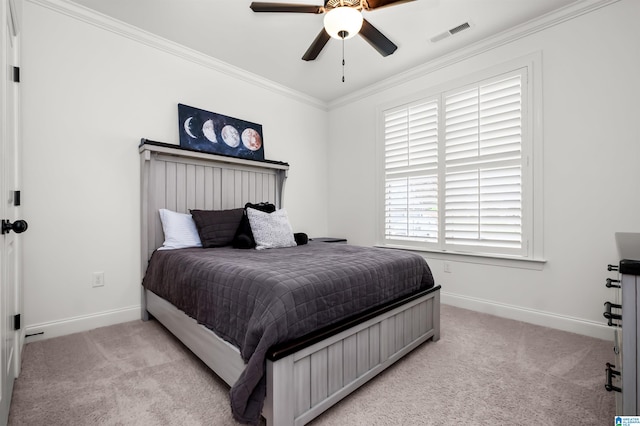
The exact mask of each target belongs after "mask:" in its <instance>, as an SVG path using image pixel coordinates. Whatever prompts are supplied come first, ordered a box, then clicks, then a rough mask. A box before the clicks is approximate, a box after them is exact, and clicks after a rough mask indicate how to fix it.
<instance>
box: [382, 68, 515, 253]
mask: <svg viewBox="0 0 640 426" xmlns="http://www.w3.org/2000/svg"><path fill="white" fill-rule="evenodd" d="M526 83H527V78H526V69H525V68H522V69H520V70H517V71H513V72H510V73H507V74H502V75H500V76H497V77H495V78H492V79H488V80H484V81H481V82H478V83H475V84H473V85H469V86H466V87H464V88H460V89H456V90H450V91H447V92H444V93H442V94H440V95H438V96H437V97H433V98H430V99H426V100H421V101H418V102H414V103H412V104H408V105H403V106H401V107H397V108H393V109H389V110H386V111H383V126H384V130H383V131H384V181H385V186H384V240H385V242H386V243H390V244H398V245H409V246H416V245H418V246H420V245H422V246H423V247H426V248H432V249H439V250H451V251H456V252H472V253H494V254H510V255H523V254H525V245H526V243H525V238H524V236H523V229H524V228H523V197H524V196H523V187H524V186H523V158H524V155H523V152H524V150H523V138H524V136H523V134H524V128H525V124H524V120H525V118H526V116H527V115H526V111H525V109H526V108H525V106H526V102H525V97H526V96H525V95H526V87H524V86H523V85H525V84H526Z"/></svg>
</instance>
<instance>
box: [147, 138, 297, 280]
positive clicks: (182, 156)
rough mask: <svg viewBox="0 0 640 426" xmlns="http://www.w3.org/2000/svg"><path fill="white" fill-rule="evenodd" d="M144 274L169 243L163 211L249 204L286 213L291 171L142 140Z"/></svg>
mask: <svg viewBox="0 0 640 426" xmlns="http://www.w3.org/2000/svg"><path fill="white" fill-rule="evenodd" d="M139 151H140V173H141V179H140V183H141V188H140V197H141V230H140V231H141V234H142V235H141V237H142V238H141V244H142V247H141V248H142V259H141V260H142V274H143V276H144V272H145V271H146V268H147V262H148V260H149V258H150V257H151V254H152V253H153V251H154V250H155V249H157V248H158V247H160V246H161V245H162V243H163V241H164V234H163V233H162V224H161V222H160V215H159V213H158V210H159V209H161V208H166V209H169V210H173V211H176V212H181V213H188V212H189V209H203V210H225V209H232V208H237V207H244V205H245V204H246V203H248V202H251V203H258V202H262V201H269V202H272V203H273V204H275V205H276V207H277V208H282V207H283V192H284V182H285V180H286V178H287V171H288V170H289V165H288V164H287V163H281V162H274V161H264V162H263V161H255V160H245V159H242V158H235V157H227V156H223V155H215V154H207V153H203V152H196V151H190V150H185V149H181V148H180V147H178V146H176V145H169V144H165V143H161V142H153V141H148V140H145V139H143V140H142V143H141V144H140V148H139Z"/></svg>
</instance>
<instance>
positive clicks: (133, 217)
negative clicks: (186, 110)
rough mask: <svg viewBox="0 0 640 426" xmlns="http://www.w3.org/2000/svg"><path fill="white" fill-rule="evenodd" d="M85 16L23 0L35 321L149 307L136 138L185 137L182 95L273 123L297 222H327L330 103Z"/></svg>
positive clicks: (317, 226) (67, 321)
mask: <svg viewBox="0 0 640 426" xmlns="http://www.w3.org/2000/svg"><path fill="white" fill-rule="evenodd" d="M53 3H55V2H53ZM43 4H46V3H43ZM74 16H75V17H74ZM86 18H87V19H86V20H85V19H84V18H83V19H78V18H77V15H75V14H74V13H69V14H67V13H59V12H58V11H56V10H53V9H51V8H49V7H44V6H43V5H41V4H39V3H37V2H35V1H33V2H32V1H26V2H25V4H24V10H23V31H22V43H23V45H22V83H21V89H22V96H23V100H22V103H23V112H22V113H23V137H24V138H23V139H24V141H23V143H24V146H23V164H24V166H23V176H24V181H23V182H24V183H23V188H21V189H22V191H23V213H24V218H25V219H26V220H27V221H28V222H29V231H28V232H27V233H25V234H23V235H24V258H25V271H24V297H25V313H24V318H25V322H26V327H27V333H33V332H38V331H45V336H44V337H45V338H46V337H53V336H55V335H59V334H65V333H69V332H74V331H80V330H84V329H88V328H92V327H95V326H102V325H107V324H109V323H114V322H120V321H125V320H129V319H135V318H139V304H140V281H141V280H140V230H139V222H140V207H139V206H140V200H139V197H140V191H139V181H140V178H139V174H140V171H139V156H138V150H137V147H138V144H139V142H140V138H148V139H151V140H157V141H162V142H168V143H175V144H177V143H178V131H177V128H178V127H177V126H178V124H177V104H178V103H184V104H187V105H192V106H195V107H199V108H202V109H205V110H209V111H214V112H217V113H221V114H225V115H229V116H233V117H238V118H242V119H245V120H248V121H252V122H256V123H260V124H262V125H263V132H264V140H265V156H266V158H268V159H272V160H280V161H287V162H289V163H290V166H291V168H290V172H289V179H288V182H287V184H286V195H285V207H286V208H287V210H288V211H289V217H290V219H291V222H292V225H293V228H294V230H295V231H297V232H307V233H308V234H309V235H311V236H313V235H326V232H327V226H328V220H327V207H326V206H327V204H328V203H327V200H328V198H327V197H328V195H327V182H326V178H325V176H326V170H327V147H326V143H325V141H326V139H327V133H328V130H327V129H328V121H327V120H328V115H327V112H326V110H325V109H322V108H319V107H318V106H317V105H314V104H313V102H307V101H305V100H304V97H302V96H297V95H296V94H295V93H292V94H291V93H287V90H286V89H284V88H282V89H284V90H280V88H275V89H274V88H273V85H272V84H271V83H269V82H265V83H264V84H260V82H258V83H256V82H254V79H253V77H251V76H249V77H250V78H247V76H246V75H245V74H243V73H238V74H237V75H234V73H228V72H221V71H217V70H216V69H213V68H215V66H214V67H212V66H209V64H208V63H207V59H206V58H200V57H198V55H197V54H195V53H194V52H188V51H185V52H186V53H185V55H183V56H188V57H190V58H194V57H195V58H196V59H197V60H201V61H202V63H196V62H194V61H192V60H188V59H187V60H185V59H184V58H183V57H180V56H177V55H176V54H172V53H167V52H166V51H163V50H161V49H157V48H154V47H150V46H149V45H146V44H144V43H142V42H140V41H139V40H143V39H145V37H146V36H145V35H144V34H142V35H140V38H139V39H137V38H136V37H130V35H131V34H132V32H131V31H125V32H124V33H123V34H125V35H119V34H117V33H115V32H113V31H110V30H106V29H104V28H102V27H100V26H98V25H92V24H90V23H88V22H87V21H89V20H91V19H96V20H97V21H96V22H98V23H101V22H102V21H101V20H102V18H100V19H98V18H99V17H94V16H91V14H89V15H87V16H86ZM127 34H128V36H126V35H127ZM133 34H136V33H135V31H133ZM152 41H153V40H152ZM161 44H162V43H161ZM172 49H174V50H176V47H175V46H174V47H172ZM177 51H178V53H181V50H180V48H177ZM301 135H303V136H301ZM95 271H103V272H104V273H105V286H104V287H101V288H92V287H91V285H90V275H91V273H92V272H95Z"/></svg>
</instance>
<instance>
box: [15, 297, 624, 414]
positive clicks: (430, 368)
mask: <svg viewBox="0 0 640 426" xmlns="http://www.w3.org/2000/svg"><path fill="white" fill-rule="evenodd" d="M611 349H612V345H611V343H610V342H607V341H602V340H597V339H592V338H588V337H584V336H579V335H576V334H571V333H565V332H561V331H556V330H551V329H547V328H543V327H538V326H533V325H530V324H525V323H521V322H517V321H512V320H505V319H502V318H498V317H494V316H491V315H486V314H480V313H476V312H472V311H468V310H464V309H459V308H454V307H451V306H446V305H443V306H442V334H441V340H440V341H438V342H435V343H434V342H428V343H426V344H424V345H422V346H421V347H419V348H418V349H416V350H415V351H413V352H412V353H411V354H409V355H408V356H407V357H405V358H404V359H403V360H401V361H400V362H398V363H397V364H396V365H394V366H393V367H391V368H390V369H389V370H387V371H385V372H384V373H382V374H381V375H380V376H378V377H377V378H375V379H374V380H373V381H372V382H370V383H368V384H367V385H365V386H364V387H362V388H360V389H359V390H358V391H356V392H355V393H353V394H352V395H351V396H349V397H348V398H347V399H345V400H344V401H342V402H341V403H340V404H338V405H337V406H335V407H333V408H331V409H330V410H329V411H327V412H325V413H324V414H323V415H321V416H320V417H318V418H317V419H316V420H315V421H314V422H313V423H312V424H313V425H314V426H320V425H336V426H337V425H340V426H344V425H492V426H493V425H536V426H540V425H563V426H568V425H581V426H584V425H594V426H602V425H609V424H613V416H614V396H613V394H612V393H609V392H606V391H605V390H604V381H605V373H604V365H605V363H606V362H607V361H612V359H613V353H612V350H611ZM227 393H228V387H227V386H226V385H225V384H224V382H222V380H220V379H219V378H218V377H217V376H215V375H214V374H213V373H212V372H211V371H210V370H208V368H207V367H206V366H205V365H204V364H202V363H201V362H200V361H199V360H197V359H196V358H195V356H193V355H192V354H191V353H190V352H189V350H188V349H186V348H184V347H183V346H182V345H181V344H180V343H179V342H178V341H177V340H176V339H175V338H173V337H172V336H171V335H170V334H169V333H168V332H167V331H166V330H165V329H164V328H162V326H160V325H159V324H158V323H157V322H155V321H150V322H146V323H143V322H141V321H135V322H130V323H126V324H119V325H115V326H111V327H105V328H100V329H96V330H92V331H88V332H85V333H79V334H74V335H70V336H65V337H59V338H55V339H49V340H44V341H40V342H34V343H29V344H27V345H26V346H25V349H24V353H23V363H22V373H21V375H20V377H19V378H18V380H17V381H16V383H15V388H14V394H13V401H12V404H11V412H10V415H9V424H10V425H16V426H17V425H30V426H32V425H94V424H97V425H145V426H146V425H235V424H237V423H236V422H234V420H233V419H232V417H231V413H230V409H229V404H228V397H227Z"/></svg>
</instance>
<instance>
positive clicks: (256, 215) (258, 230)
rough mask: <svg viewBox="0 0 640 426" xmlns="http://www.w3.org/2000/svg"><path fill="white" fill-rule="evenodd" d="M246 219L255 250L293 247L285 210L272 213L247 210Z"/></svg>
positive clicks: (290, 229) (293, 243)
mask: <svg viewBox="0 0 640 426" xmlns="http://www.w3.org/2000/svg"><path fill="white" fill-rule="evenodd" d="M247 217H248V218H249V225H251V232H252V233H253V239H254V240H256V250H262V249H268V248H280V247H295V246H296V245H297V244H296V240H295V239H294V238H293V229H292V228H291V225H290V224H289V217H288V216H287V211H286V210H285V209H280V210H276V211H275V212H273V213H265V212H261V211H260V210H256V209H252V208H250V207H249V208H247Z"/></svg>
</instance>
